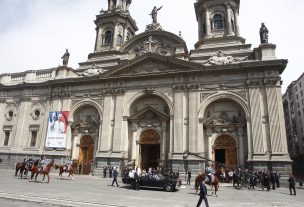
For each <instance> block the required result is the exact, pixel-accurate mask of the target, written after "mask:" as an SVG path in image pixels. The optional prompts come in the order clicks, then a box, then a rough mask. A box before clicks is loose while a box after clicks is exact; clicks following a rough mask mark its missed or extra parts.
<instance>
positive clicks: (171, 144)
mask: <svg viewBox="0 0 304 207" xmlns="http://www.w3.org/2000/svg"><path fill="white" fill-rule="evenodd" d="M173 119H174V117H173V115H170V146H169V148H170V152H169V154H170V156H171V155H172V154H173V150H174V147H173V145H174V141H173V137H174V136H173V133H174V127H173V125H174V124H173V123H174V121H173Z"/></svg>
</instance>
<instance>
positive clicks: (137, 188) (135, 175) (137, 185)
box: [134, 170, 139, 191]
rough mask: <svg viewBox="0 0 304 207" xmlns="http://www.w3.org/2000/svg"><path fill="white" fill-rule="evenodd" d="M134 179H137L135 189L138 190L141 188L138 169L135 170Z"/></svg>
mask: <svg viewBox="0 0 304 207" xmlns="http://www.w3.org/2000/svg"><path fill="white" fill-rule="evenodd" d="M134 179H135V186H134V189H135V190H137V191H138V190H139V177H138V173H137V171H136V170H135V173H134Z"/></svg>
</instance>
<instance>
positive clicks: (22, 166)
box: [15, 161, 26, 178]
mask: <svg viewBox="0 0 304 207" xmlns="http://www.w3.org/2000/svg"><path fill="white" fill-rule="evenodd" d="M25 168H26V162H25V161H23V162H18V163H16V168H15V169H16V170H15V176H17V175H18V172H19V171H20V176H21V178H22V175H23V172H25Z"/></svg>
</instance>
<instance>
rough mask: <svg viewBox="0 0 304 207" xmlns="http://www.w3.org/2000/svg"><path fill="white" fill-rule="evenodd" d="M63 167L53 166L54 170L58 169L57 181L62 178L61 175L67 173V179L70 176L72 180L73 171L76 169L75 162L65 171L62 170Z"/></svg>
mask: <svg viewBox="0 0 304 207" xmlns="http://www.w3.org/2000/svg"><path fill="white" fill-rule="evenodd" d="M64 166H65V165H55V169H58V168H59V177H58V178H59V179H61V178H62V174H63V173H69V175H68V177H70V175H72V180H74V176H73V173H74V170H75V169H76V168H77V164H76V163H75V162H73V164H72V165H71V166H69V167H67V169H64Z"/></svg>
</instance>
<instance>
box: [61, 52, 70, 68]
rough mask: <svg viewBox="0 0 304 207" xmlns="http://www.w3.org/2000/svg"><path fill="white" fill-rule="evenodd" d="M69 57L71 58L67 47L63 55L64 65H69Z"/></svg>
mask: <svg viewBox="0 0 304 207" xmlns="http://www.w3.org/2000/svg"><path fill="white" fill-rule="evenodd" d="M69 58H70V53H69V51H68V49H66V50H65V53H64V54H63V56H62V57H61V59H62V63H63V66H68V63H69Z"/></svg>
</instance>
